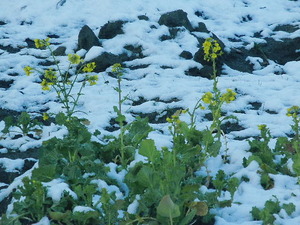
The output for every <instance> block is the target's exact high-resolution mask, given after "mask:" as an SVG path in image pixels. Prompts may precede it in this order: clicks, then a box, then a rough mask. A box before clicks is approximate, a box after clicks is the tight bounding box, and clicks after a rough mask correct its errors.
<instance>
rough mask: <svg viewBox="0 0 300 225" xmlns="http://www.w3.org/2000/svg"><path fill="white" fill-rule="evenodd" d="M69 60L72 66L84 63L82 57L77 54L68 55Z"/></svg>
mask: <svg viewBox="0 0 300 225" xmlns="http://www.w3.org/2000/svg"><path fill="white" fill-rule="evenodd" d="M68 60H69V62H70V63H71V64H79V63H81V62H82V60H81V58H80V56H79V55H77V54H68Z"/></svg>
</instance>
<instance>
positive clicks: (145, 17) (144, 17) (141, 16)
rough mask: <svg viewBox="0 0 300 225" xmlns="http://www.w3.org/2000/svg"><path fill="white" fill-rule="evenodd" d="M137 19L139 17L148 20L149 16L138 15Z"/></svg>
mask: <svg viewBox="0 0 300 225" xmlns="http://www.w3.org/2000/svg"><path fill="white" fill-rule="evenodd" d="M138 19H139V20H146V21H148V20H149V17H148V16H145V15H140V16H138Z"/></svg>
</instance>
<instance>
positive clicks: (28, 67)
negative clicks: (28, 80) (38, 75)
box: [24, 66, 33, 76]
mask: <svg viewBox="0 0 300 225" xmlns="http://www.w3.org/2000/svg"><path fill="white" fill-rule="evenodd" d="M32 70H33V68H31V67H30V66H25V67H24V72H25V74H26V75H27V76H30V74H32Z"/></svg>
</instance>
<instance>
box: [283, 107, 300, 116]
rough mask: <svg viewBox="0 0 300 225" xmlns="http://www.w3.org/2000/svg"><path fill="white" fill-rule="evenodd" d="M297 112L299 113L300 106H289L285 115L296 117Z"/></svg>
mask: <svg viewBox="0 0 300 225" xmlns="http://www.w3.org/2000/svg"><path fill="white" fill-rule="evenodd" d="M299 114H300V107H299V106H296V105H294V106H292V107H291V108H288V109H287V113H286V115H287V116H291V117H293V118H297V117H298V115H299Z"/></svg>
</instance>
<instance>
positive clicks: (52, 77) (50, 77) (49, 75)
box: [41, 69, 58, 91]
mask: <svg viewBox="0 0 300 225" xmlns="http://www.w3.org/2000/svg"><path fill="white" fill-rule="evenodd" d="M57 79H58V78H57V75H56V72H55V71H53V70H52V69H49V70H45V74H44V79H43V80H42V83H41V86H42V90H44V91H50V89H51V86H52V85H55V84H56V82H57Z"/></svg>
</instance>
